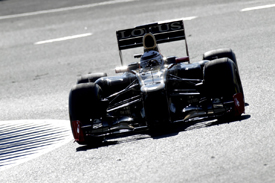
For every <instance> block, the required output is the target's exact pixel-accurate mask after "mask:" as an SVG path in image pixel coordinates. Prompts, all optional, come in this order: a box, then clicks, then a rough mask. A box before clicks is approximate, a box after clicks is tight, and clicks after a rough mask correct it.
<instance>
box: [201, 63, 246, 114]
mask: <svg viewBox="0 0 275 183" xmlns="http://www.w3.org/2000/svg"><path fill="white" fill-rule="evenodd" d="M203 72H204V86H205V91H206V96H207V97H208V98H212V99H214V98H223V100H224V101H234V106H232V111H231V113H230V114H231V115H232V116H241V114H242V113H244V94H243V90H242V84H241V80H240V76H239V72H238V70H237V66H236V64H235V63H234V62H233V61H232V60H231V59H229V58H220V59H216V60H213V61H211V62H207V63H206V64H205V66H204V71H203Z"/></svg>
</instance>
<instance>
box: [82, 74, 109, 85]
mask: <svg viewBox="0 0 275 183" xmlns="http://www.w3.org/2000/svg"><path fill="white" fill-rule="evenodd" d="M106 76H107V74H106V73H92V74H86V75H83V76H80V78H79V79H78V80H77V84H80V83H89V82H95V81H96V80H97V79H99V78H101V77H106Z"/></svg>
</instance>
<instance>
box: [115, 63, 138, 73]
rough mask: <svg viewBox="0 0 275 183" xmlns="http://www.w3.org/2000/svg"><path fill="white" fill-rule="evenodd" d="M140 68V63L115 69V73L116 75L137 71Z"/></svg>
mask: <svg viewBox="0 0 275 183" xmlns="http://www.w3.org/2000/svg"><path fill="white" fill-rule="evenodd" d="M139 67H140V66H139V62H135V63H131V64H129V65H127V66H121V67H117V68H115V72H116V73H122V72H129V71H132V70H137V69H138V68H139Z"/></svg>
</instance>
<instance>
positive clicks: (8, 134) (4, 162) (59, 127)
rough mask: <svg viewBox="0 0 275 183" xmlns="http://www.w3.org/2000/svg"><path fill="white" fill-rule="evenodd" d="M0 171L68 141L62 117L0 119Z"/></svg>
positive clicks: (68, 132) (67, 128) (65, 125)
mask: <svg viewBox="0 0 275 183" xmlns="http://www.w3.org/2000/svg"><path fill="white" fill-rule="evenodd" d="M0 126H1V128H0V171H1V170H5V169H7V168H10V167H12V166H15V165H18V164H20V163H23V162H26V161H28V160H31V159H34V158H36V157H38V156H41V155H43V154H45V153H47V152H50V151H52V150H53V149H55V148H57V147H60V146H62V145H63V144H65V143H68V142H69V141H71V140H72V139H73V138H72V133H71V128H70V125H69V121H66V120H17V121H0Z"/></svg>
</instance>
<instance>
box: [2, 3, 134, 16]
mask: <svg viewBox="0 0 275 183" xmlns="http://www.w3.org/2000/svg"><path fill="white" fill-rule="evenodd" d="M131 1H135V0H113V1H105V2H100V3H93V4H87V5H80V6H72V7H66V8H58V9H51V10H42V11H36V12H30V13H21V14H16V15H7V16H0V20H3V19H11V18H19V17H27V16H34V15H41V14H49V13H57V12H63V11H70V10H78V9H86V8H93V7H96V6H103V5H110V4H116V3H125V2H131Z"/></svg>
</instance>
